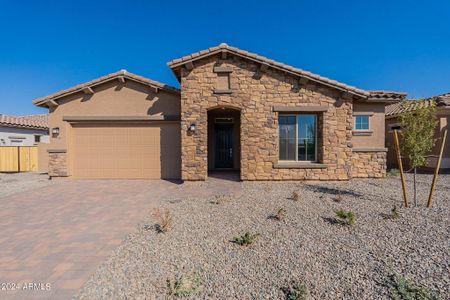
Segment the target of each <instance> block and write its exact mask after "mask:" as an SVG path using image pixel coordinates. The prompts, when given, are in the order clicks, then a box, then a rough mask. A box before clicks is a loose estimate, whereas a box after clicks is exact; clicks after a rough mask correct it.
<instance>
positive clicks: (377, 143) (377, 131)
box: [352, 102, 385, 149]
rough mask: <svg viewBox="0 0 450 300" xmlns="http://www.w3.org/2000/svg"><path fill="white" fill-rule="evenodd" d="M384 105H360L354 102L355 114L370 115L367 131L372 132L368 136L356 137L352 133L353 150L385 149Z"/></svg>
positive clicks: (355, 134)
mask: <svg viewBox="0 0 450 300" xmlns="http://www.w3.org/2000/svg"><path fill="white" fill-rule="evenodd" d="M384 109H385V104H384V103H361V102H355V103H354V104H353V111H354V113H355V114H358V113H360V114H364V113H370V114H372V115H371V116H370V117H369V130H370V131H372V133H370V134H369V135H357V132H355V131H354V132H353V138H352V141H353V148H356V149H357V148H384V147H385V137H384V132H385V125H384V122H385V113H384Z"/></svg>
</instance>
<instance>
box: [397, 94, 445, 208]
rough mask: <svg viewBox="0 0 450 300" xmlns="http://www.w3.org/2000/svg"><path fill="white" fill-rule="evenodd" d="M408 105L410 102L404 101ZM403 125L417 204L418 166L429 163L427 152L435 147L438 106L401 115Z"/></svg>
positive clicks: (405, 151) (404, 141)
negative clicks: (412, 171)
mask: <svg viewBox="0 0 450 300" xmlns="http://www.w3.org/2000/svg"><path fill="white" fill-rule="evenodd" d="M404 105H408V103H404ZM400 122H401V126H402V148H403V151H404V153H406V155H407V157H408V159H409V163H410V166H411V168H413V169H414V205H415V206H417V199H416V194H417V187H416V174H417V168H420V167H423V166H425V165H426V163H427V154H428V153H430V151H431V150H432V149H433V147H434V144H435V142H436V139H435V137H434V134H435V130H436V126H437V124H438V121H437V118H436V108H435V106H434V105H432V106H429V107H423V108H420V109H417V110H414V111H410V112H406V113H404V114H402V115H400Z"/></svg>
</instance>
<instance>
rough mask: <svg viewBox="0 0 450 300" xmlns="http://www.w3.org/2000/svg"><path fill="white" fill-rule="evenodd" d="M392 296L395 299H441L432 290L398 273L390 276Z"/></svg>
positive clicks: (389, 283) (389, 284)
mask: <svg viewBox="0 0 450 300" xmlns="http://www.w3.org/2000/svg"><path fill="white" fill-rule="evenodd" d="M387 281H388V286H389V287H390V289H391V290H390V292H391V298H392V299H395V300H415V299H417V300H439V299H440V298H439V297H438V296H437V295H435V294H433V293H432V292H431V291H430V290H428V289H427V288H424V287H420V286H417V285H415V284H414V283H412V282H411V281H409V280H407V279H406V278H404V277H403V276H400V275H398V274H391V275H390V276H389V277H388V280H387Z"/></svg>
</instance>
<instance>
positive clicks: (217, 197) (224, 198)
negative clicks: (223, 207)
mask: <svg viewBox="0 0 450 300" xmlns="http://www.w3.org/2000/svg"><path fill="white" fill-rule="evenodd" d="M229 199H230V197H229V196H227V195H215V196H214V199H213V200H212V201H211V203H212V204H223V203H225V202H227V201H228V200H229Z"/></svg>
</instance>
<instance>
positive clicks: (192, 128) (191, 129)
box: [188, 123, 195, 133]
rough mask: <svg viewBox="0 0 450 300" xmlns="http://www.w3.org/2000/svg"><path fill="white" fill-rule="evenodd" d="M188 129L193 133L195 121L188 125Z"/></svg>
mask: <svg viewBox="0 0 450 300" xmlns="http://www.w3.org/2000/svg"><path fill="white" fill-rule="evenodd" d="M188 131H189V132H190V133H194V132H195V123H192V124H191V125H189V128H188Z"/></svg>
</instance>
